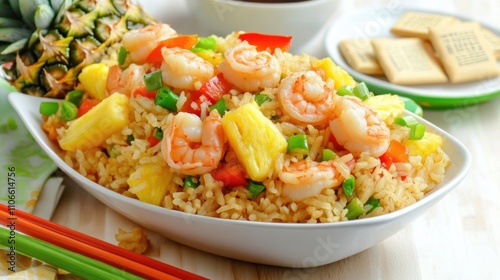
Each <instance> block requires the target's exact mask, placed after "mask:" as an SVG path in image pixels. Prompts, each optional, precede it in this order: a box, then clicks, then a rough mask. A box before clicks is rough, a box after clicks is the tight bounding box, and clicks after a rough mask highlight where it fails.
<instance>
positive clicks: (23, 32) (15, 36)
mask: <svg viewBox="0 0 500 280" xmlns="http://www.w3.org/2000/svg"><path fill="white" fill-rule="evenodd" d="M29 36H31V30H29V29H26V28H15V27H7V28H0V41H2V42H10V43H14V42H17V41H19V40H21V39H24V38H27V37H29Z"/></svg>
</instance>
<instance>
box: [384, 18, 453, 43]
mask: <svg viewBox="0 0 500 280" xmlns="http://www.w3.org/2000/svg"><path fill="white" fill-rule="evenodd" d="M456 22H459V20H458V19H457V18H455V17H451V16H446V15H440V14H432V13H423V12H406V13H404V14H403V15H402V16H401V17H400V18H399V19H398V21H396V23H395V24H394V25H393V26H392V28H391V32H392V33H393V34H395V35H398V36H402V37H418V38H422V39H428V38H429V28H433V27H440V26H449V25H451V24H453V23H456Z"/></svg>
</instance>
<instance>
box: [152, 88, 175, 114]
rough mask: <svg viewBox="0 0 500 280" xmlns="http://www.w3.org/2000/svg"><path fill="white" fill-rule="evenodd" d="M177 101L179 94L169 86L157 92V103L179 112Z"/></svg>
mask: <svg viewBox="0 0 500 280" xmlns="http://www.w3.org/2000/svg"><path fill="white" fill-rule="evenodd" d="M177 101H179V95H177V94H176V93H174V92H173V91H172V90H171V89H170V88H169V87H162V88H160V89H159V90H158V91H157V92H156V97H155V104H156V105H159V106H161V107H163V108H165V109H167V110H169V111H171V112H177Z"/></svg>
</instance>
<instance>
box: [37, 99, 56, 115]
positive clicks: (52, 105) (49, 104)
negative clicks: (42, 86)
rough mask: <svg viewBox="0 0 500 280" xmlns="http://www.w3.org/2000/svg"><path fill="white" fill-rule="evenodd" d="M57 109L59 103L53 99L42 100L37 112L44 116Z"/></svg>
mask: <svg viewBox="0 0 500 280" xmlns="http://www.w3.org/2000/svg"><path fill="white" fill-rule="evenodd" d="M57 110H59V103H57V102H53V101H42V103H40V108H39V112H40V114H42V115H44V116H51V115H53V114H55V113H57Z"/></svg>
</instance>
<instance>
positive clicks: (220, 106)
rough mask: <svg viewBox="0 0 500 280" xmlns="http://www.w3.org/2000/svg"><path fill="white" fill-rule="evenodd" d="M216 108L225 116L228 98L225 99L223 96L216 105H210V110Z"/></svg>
mask: <svg viewBox="0 0 500 280" xmlns="http://www.w3.org/2000/svg"><path fill="white" fill-rule="evenodd" d="M214 109H215V110H217V112H219V115H221V116H224V114H225V113H226V110H227V105H226V100H224V98H221V99H219V101H217V102H216V103H215V104H214V105H212V106H210V107H208V110H210V112H211V111H212V110H214Z"/></svg>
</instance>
